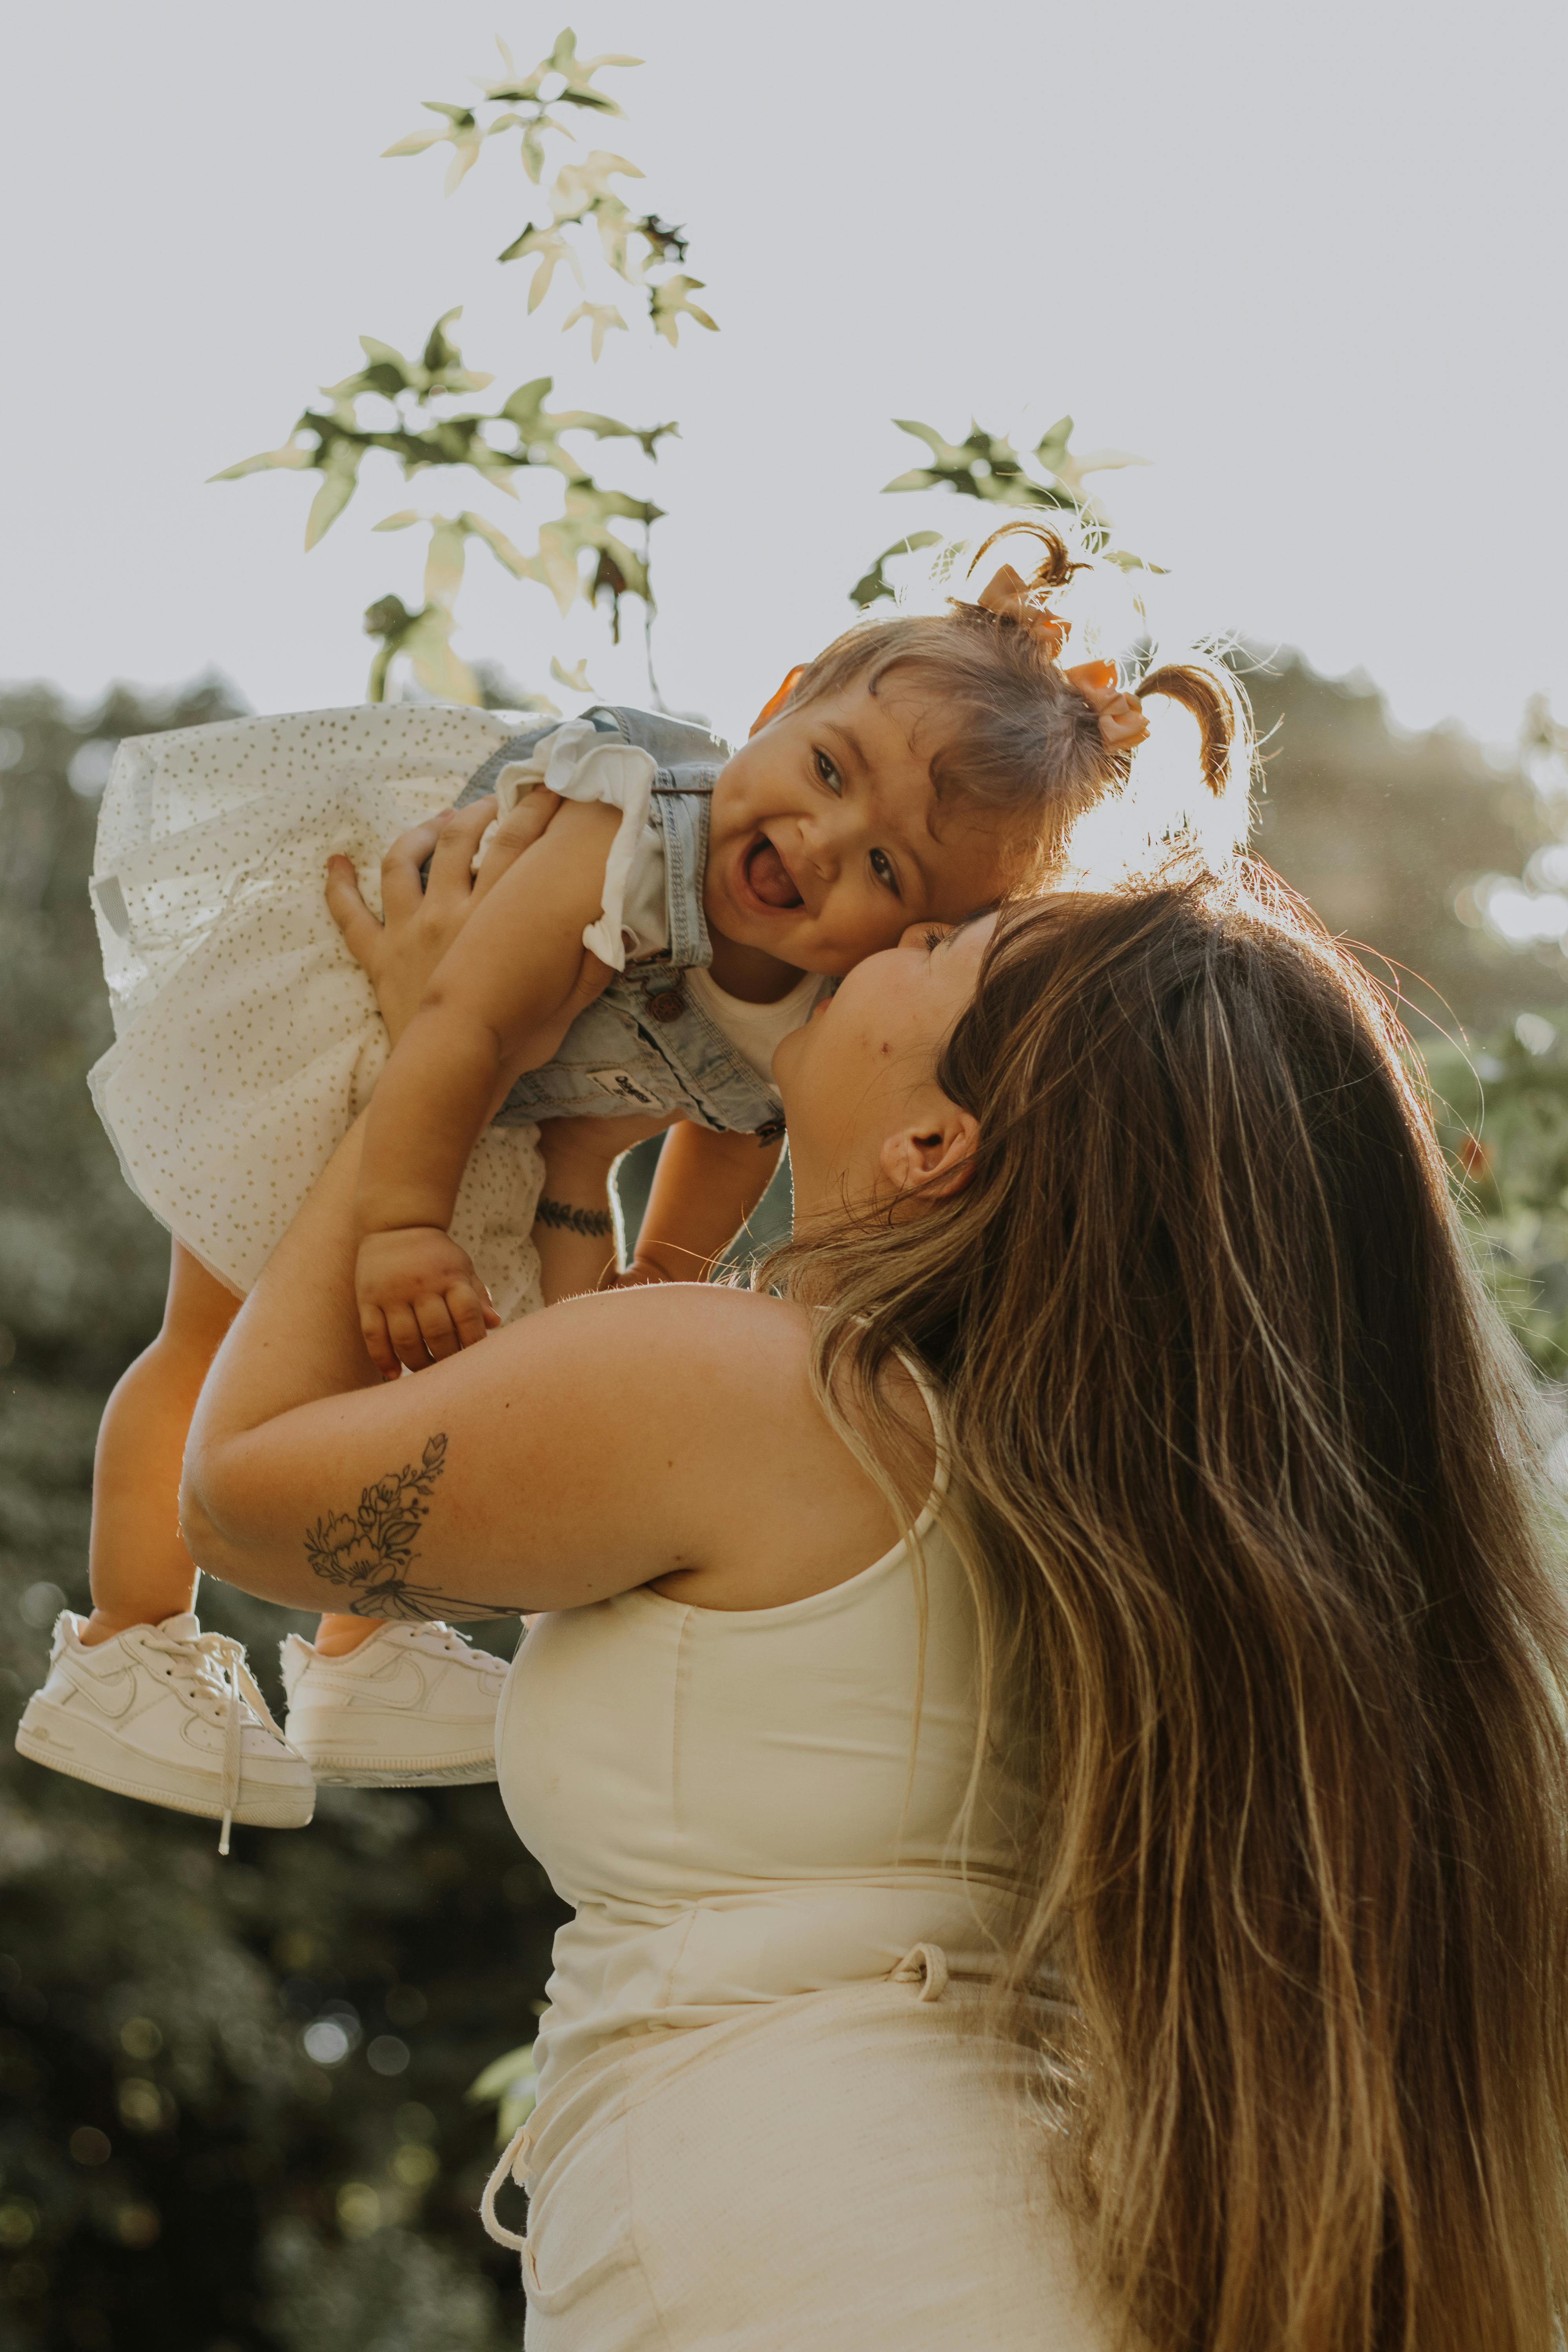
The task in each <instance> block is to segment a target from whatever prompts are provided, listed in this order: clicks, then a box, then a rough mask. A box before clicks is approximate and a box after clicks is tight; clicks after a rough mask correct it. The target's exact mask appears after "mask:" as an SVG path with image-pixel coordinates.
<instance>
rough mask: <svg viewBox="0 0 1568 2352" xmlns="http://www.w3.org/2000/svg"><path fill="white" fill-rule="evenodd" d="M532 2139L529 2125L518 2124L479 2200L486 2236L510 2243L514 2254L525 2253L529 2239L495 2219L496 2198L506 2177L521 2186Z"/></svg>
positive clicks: (480, 2215)
mask: <svg viewBox="0 0 1568 2352" xmlns="http://www.w3.org/2000/svg"><path fill="white" fill-rule="evenodd" d="M530 2144H531V2133H530V2130H529V2127H528V2126H527V2125H526V2124H520V2125H519V2126H518V2128H517V2130H516V2131H514V2132H513V2134H512V2136H511V2137H510V2139H509V2140H508V2142H507V2144H506V2146H505V2147H503V2148H502V2150H501V2152H500V2157H499V2158H497V2160H496V2166H495V2169H494V2171H493V2172H492V2173H491V2174H490V2177H489V2179H488V2180H487V2181H486V2183H485V2193H484V2195H483V2196H482V2197H481V2198H480V2200H479V2219H480V2221H482V2222H483V2223H484V2225H485V2229H486V2231H488V2232H489V2236H490V2237H492V2238H493V2239H494V2240H495V2242H496V2243H497V2245H498V2246H510V2248H511V2250H512V2252H513V2253H517V2254H525V2253H526V2252H528V2240H527V2239H526V2238H520V2237H519V2236H518V2234H517V2232H516V2231H514V2230H509V2229H507V2228H506V2226H505V2224H504V2223H502V2222H500V2221H497V2220H496V2198H497V2195H498V2194H499V2192H500V2190H501V2189H504V2188H505V2187H506V2184H507V2182H508V2181H509V2180H510V2181H511V2182H513V2183H514V2184H515V2185H516V2187H517V2188H519V2189H521V2187H522V2185H523V2176H524V2173H525V2171H526V2169H527V2167H526V2162H525V2159H526V2158H527V2156H528V2152H529V2147H530Z"/></svg>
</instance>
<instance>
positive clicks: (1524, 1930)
mask: <svg viewBox="0 0 1568 2352" xmlns="http://www.w3.org/2000/svg"><path fill="white" fill-rule="evenodd" d="M1401 1044H1402V1041H1401V1037H1400V1034H1399V1032H1398V1030H1397V1028H1396V1025H1395V1024H1394V1021H1393V1019H1392V1017H1391V1015H1390V1013H1389V1012H1388V1010H1387V1009H1386V1007H1385V1006H1384V1003H1383V1001H1382V1000H1381V999H1380V997H1379V996H1378V995H1377V993H1376V992H1375V991H1374V990H1373V987H1372V986H1371V985H1370V984H1369V982H1367V980H1366V979H1365V977H1364V976H1363V973H1362V971H1360V968H1359V967H1358V966H1357V965H1356V964H1354V963H1353V962H1352V960H1351V959H1350V958H1349V957H1347V956H1345V955H1344V954H1342V952H1341V951H1340V950H1338V949H1337V948H1336V947H1335V946H1334V945H1333V944H1332V943H1331V941H1330V940H1328V939H1327V938H1326V936H1324V935H1323V934H1322V932H1321V930H1319V929H1317V928H1316V926H1315V925H1314V924H1313V923H1312V921H1311V920H1310V918H1308V917H1307V916H1306V915H1305V914H1304V913H1303V912H1302V911H1301V910H1300V908H1297V907H1296V906H1295V905H1294V904H1293V902H1291V901H1289V899H1288V898H1287V897H1286V895H1285V894H1284V892H1283V891H1282V890H1281V889H1280V888H1279V886H1277V885H1276V884H1275V883H1274V881H1273V878H1272V877H1269V876H1268V875H1267V874H1266V873H1264V872H1262V871H1261V870H1260V869H1257V868H1252V869H1243V870H1242V871H1241V872H1240V873H1239V874H1238V875H1237V876H1233V877H1230V878H1228V879H1226V880H1225V881H1223V882H1221V881H1215V880H1214V879H1212V878H1208V879H1201V880H1195V881H1194V880H1188V881H1185V882H1181V883H1170V884H1162V885H1159V886H1157V887H1144V888H1139V889H1135V890H1133V889H1130V890H1127V891H1123V892H1120V893H1118V894H1115V895H1110V896H1079V897H1072V896H1066V895H1064V896H1061V897H1058V898H1052V899H1045V900H1040V901H1037V902H1035V903H1034V904H1033V905H1031V906H1029V907H1027V908H1022V909H1016V910H1014V911H1013V912H1012V913H1010V914H1009V915H1008V916H1006V917H1005V919H1004V920H1003V922H1002V924H1001V925H1000V926H999V929H998V932H997V935H996V937H995V939H994V942H993V943H992V945H991V947H990V948H989V950H988V951H987V955H986V958H985V961H984V970H983V973H982V977H981V980H980V983H979V986H978V989H977V992H976V994H975V996H974V999H973V1003H972V1005H971V1006H970V1007H969V1009H968V1010H967V1011H966V1012H965V1013H964V1014H963V1017H962V1018H961V1020H960V1021H959V1023H958V1024H957V1027H956V1029H955V1031H954V1032H953V1034H952V1037H951V1039H950V1040H949V1042H948V1044H947V1045H946V1047H945V1049H944V1051H943V1053H942V1057H941V1061H940V1064H939V1068H938V1076H939V1079H940V1083H941V1085H942V1088H943V1090H944V1092H945V1093H946V1094H947V1095H948V1096H949V1097H951V1099H952V1100H953V1101H954V1102H956V1103H959V1104H961V1105H963V1106H965V1107H966V1108H969V1109H971V1110H973V1113H974V1115H975V1117H976V1118H977V1119H978V1120H979V1123H980V1135H979V1142H978V1147H977V1150H976V1156H975V1167H974V1172H973V1181H972V1182H971V1183H970V1185H969V1186H968V1188H967V1190H965V1191H964V1192H963V1193H961V1194H960V1195H959V1196H958V1197H957V1198H956V1199H955V1200H953V1201H951V1202H945V1203H943V1204H942V1205H941V1206H937V1207H933V1208H932V1209H931V1210H930V1211H929V1212H928V1213H924V1214H922V1215H920V1216H918V1217H915V1218H912V1219H907V1220H904V1221H892V1220H882V1221H868V1220H866V1219H864V1218H861V1219H859V1220H857V1221H847V1222H845V1223H843V1224H842V1225H841V1227H840V1228H839V1229H838V1230H837V1231H835V1232H832V1233H825V1234H818V1235H816V1237H815V1238H813V1237H812V1236H811V1235H809V1234H807V1235H805V1236H803V1237H802V1243H801V1244H800V1245H798V1246H797V1247H796V1248H795V1249H794V1250H793V1251H791V1252H790V1253H789V1254H788V1257H787V1259H786V1264H787V1265H790V1266H791V1267H792V1268H793V1271H792V1273H791V1274H790V1276H789V1277H788V1278H789V1279H790V1280H791V1281H792V1282H793V1283H795V1285H796V1286H799V1288H800V1289H801V1291H802V1293H803V1295H805V1296H808V1297H812V1298H813V1299H814V1300H816V1301H823V1300H826V1301H827V1302H828V1303H827V1304H826V1307H825V1308H824V1310H823V1312H822V1313H821V1314H820V1316H819V1317H818V1318H817V1335H818V1336H817V1350H818V1353H817V1366H816V1370H817V1377H818V1380H819V1382H820V1384H821V1392H822V1394H823V1395H824V1397H825V1398H829V1399H831V1398H834V1397H843V1396H845V1395H846V1394H847V1389H846V1382H847V1381H848V1382H850V1383H852V1384H853V1388H854V1390H855V1391H857V1392H858V1401H857V1402H856V1404H855V1407H854V1412H853V1415H852V1423H853V1425H854V1426H856V1427H857V1428H858V1430H859V1431H860V1432H861V1433H869V1443H870V1447H871V1453H872V1455H873V1457H874V1458H876V1459H877V1460H879V1461H880V1462H881V1463H882V1464H883V1465H884V1466H887V1465H891V1464H892V1463H893V1462H894V1461H895V1460H896V1459H897V1457H898V1455H899V1453H900V1426H901V1424H900V1422H899V1420H898V1416H897V1414H896V1412H895V1411H894V1409H893V1407H892V1405H891V1404H890V1403H889V1402H888V1384H887V1383H885V1382H883V1381H881V1379H880V1374H881V1372H882V1370H883V1368H884V1366H885V1365H886V1364H887V1362H888V1360H889V1357H890V1356H891V1355H892V1353H893V1352H894V1351H895V1350H901V1351H904V1352H906V1353H907V1354H909V1355H910V1356H912V1357H914V1358H915V1359H917V1360H919V1361H920V1362H921V1364H923V1365H924V1366H926V1367H928V1368H929V1370H930V1371H931V1375H932V1376H933V1378H934V1380H935V1382H936V1384H937V1386H938V1389H939V1391H940V1393H941V1396H942V1404H943V1411H944V1415H945V1420H946V1433H947V1441H948V1444H949V1446H950V1448H951V1453H952V1463H953V1470H954V1476H953V1485H952V1498H951V1507H950V1511H949V1522H948V1523H949V1526H950V1528H951V1532H952V1536H953V1538H954V1539H955V1541H956V1543H957V1545H958V1547H959V1549H960V1552H961V1554H962V1556H963V1560H964V1563H965V1566H966V1568H967V1570H968V1571H969V1574H970V1578H971V1580H972V1582H973V1588H974V1591H975V1594H976V1598H977V1602H978V1607H979V1613H980V1620H981V1626H982V1635H983V1642H982V1648H983V1657H984V1668H983V1694H982V1697H983V1717H984V1727H983V1734H982V1738H983V1741H984V1743H985V1747H986V1752H987V1754H988V1755H989V1756H990V1757H991V1758H993V1759H999V1760H1002V1761H1005V1765H1006V1767H1007V1769H1010V1771H1011V1772H1013V1773H1015V1774H1016V1775H1018V1776H1019V1777H1020V1779H1021V1780H1022V1783H1023V1786H1024V1790H1025V1792H1026V1797H1027V1799H1028V1801H1029V1810H1030V1817H1031V1819H1032V1822H1033V1827H1032V1830H1031V1832H1030V1833H1029V1834H1030V1844H1029V1847H1028V1850H1027V1852H1026V1854H1025V1857H1024V1866H1023V1870H1022V1874H1021V1876H1022V1882H1023V1886H1024V1894H1023V1897H1022V1900H1021V1905H1020V1909H1019V1914H1018V1917H1017V1923H1016V1933H1015V1935H1014V1937H1013V1940H1012V1944H1011V1948H1010V1949H1009V1951H1008V1953H1007V1956H1006V1958H1007V1966H1006V1975H1005V1985H1004V1989H1003V1999H1004V2000H1005V2003H1006V2004H1007V2009H1008V2022H1009V2023H1010V2026H1011V2028H1012V2030H1014V2031H1016V2032H1021V2033H1029V2032H1034V2033H1036V2034H1037V2033H1038V2032H1039V2027H1038V2025H1037V2023H1036V2022H1035V2021H1036V2020H1037V2017H1038V2015H1039V2013H1040V2012H1039V2011H1038V2010H1037V2007H1035V2006H1034V2005H1032V2003H1031V2000H1030V1990H1031V1987H1034V1986H1037V1985H1038V1983H1039V1982H1040V1981H1041V1979H1042V1977H1043V1976H1045V1975H1046V1974H1047V1972H1049V1971H1051V1970H1054V1969H1060V1970H1061V1971H1063V1972H1065V1974H1066V1976H1067V1978H1068V1980H1069V1985H1070V1990H1071V1993H1072V1996H1073V2000H1074V2002H1075V2003H1076V2017H1077V2020H1078V2022H1077V2025H1076V2027H1075V2029H1074V2030H1073V2032H1072V2036H1071V2039H1070V2042H1069V2043H1068V2045H1066V2046H1065V2047H1064V2046H1061V2045H1059V2044H1058V2046H1057V2047H1056V2049H1055V2051H1054V2053H1053V2055H1054V2057H1055V2059H1056V2061H1057V2062H1058V2063H1056V2064H1055V2066H1054V2067H1053V2069H1052V2070H1051V2071H1052V2077H1053V2079H1054V2080H1055V2081H1056V2083H1057V2084H1058V2091H1057V2093H1056V2098H1057V2103H1058V2104H1057V2108H1056V2120H1057V2123H1058V2125H1062V2124H1065V2125H1066V2126H1067V2128H1066V2129H1065V2130H1062V2129H1058V2130H1056V2131H1054V2132H1053V2133H1051V2134H1049V2135H1047V2137H1049V2138H1051V2139H1053V2140H1054V2141H1055V2143H1056V2144H1057V2146H1058V2149H1059V2151H1060V2153H1059V2156H1058V2170H1059V2173H1060V2177H1061V2180H1062V2185H1063V2187H1064V2188H1065V2189H1066V2191H1067V2193H1068V2196H1069V2198H1070V2200H1071V2201H1072V2202H1073V2204H1074V2205H1075V2207H1076V2209H1077V2210H1078V2212H1079V2216H1080V2219H1081V2221H1082V2225H1083V2230H1084V2237H1085V2245H1086V2249H1087V2251H1088V2253H1089V2258H1090V2261H1091V2264H1092V2267H1093V2270H1094V2272H1095V2273H1096V2275H1097V2277H1098V2279H1099V2281H1100V2284H1102V2286H1103V2287H1104V2288H1105V2289H1106V2290H1108V2292H1109V2293H1110V2296H1111V2297H1112V2299H1113V2301H1114V2302H1115V2303H1116V2304H1118V2305H1120V2307H1121V2312H1122V2314H1123V2316H1124V2318H1125V2319H1126V2321H1127V2322H1128V2323H1129V2324H1130V2326H1131V2329H1132V2332H1133V2333H1134V2335H1135V2336H1141V2337H1142V2339H1143V2340H1144V2341H1146V2342H1147V2343H1148V2344H1150V2345H1152V2346H1153V2347H1157V2352H1200V2347H1201V2352H1394V2347H1399V2352H1549V2347H1551V2346H1552V2344H1553V2342H1554V2341H1557V2340H1559V2338H1558V2335H1557V2331H1558V2329H1559V2328H1560V2327H1561V2326H1562V2325H1563V2318H1564V2315H1565V2311H1568V2175H1565V2167H1564V2142H1565V2136H1568V1853H1565V1840H1568V1744H1565V1738H1564V1696H1565V1694H1564V1679H1563V1675H1564V1666H1563V1662H1564V1657H1565V1654H1568V1643H1565V1624H1564V1612H1563V1601H1562V1599H1561V1597H1560V1593H1559V1591H1558V1587H1557V1583H1556V1580H1555V1575H1554V1571H1553V1568H1552V1562H1551V1559H1550V1558H1549V1549H1548V1538H1547V1537H1546V1535H1545V1534H1544V1532H1543V1522H1542V1517H1541V1516H1540V1507H1539V1504H1538V1500H1537V1496H1538V1494H1539V1487H1538V1484H1537V1471H1536V1462H1535V1454H1534V1440H1533V1438H1532V1435H1531V1428H1532V1421H1531V1413H1532V1406H1531V1394H1530V1391H1529V1388H1528V1382H1527V1377H1526V1374H1525V1372H1524V1370H1523V1367H1522V1364H1521V1360H1519V1358H1518V1356H1517V1354H1516V1352H1515V1351H1514V1349H1513V1348H1512V1344H1511V1342H1510V1340H1509V1339H1508V1337H1507V1334H1506V1333H1505V1332H1504V1331H1503V1330H1502V1328H1501V1327H1500V1325H1499V1324H1498V1322H1497V1320H1496V1318H1495V1316H1494V1314H1493V1311H1492V1309H1491V1307H1489V1304H1488V1302H1487V1300H1486V1298H1485V1297H1484V1296H1483V1294H1482V1292H1481V1290H1480V1287H1479V1284H1478V1282H1477V1280H1476V1278H1475V1277H1474V1276H1473V1274H1472V1271H1471V1269H1470V1265H1469V1262H1468V1256H1467V1253H1466V1249H1465V1245H1464V1242H1463V1237H1462V1234H1461V1232H1460V1230H1459V1227H1458V1223H1457V1220H1456V1215H1455V1212H1454V1207H1453V1204H1452V1202H1451V1199H1450V1192H1449V1185H1448V1181H1447V1174H1446V1171H1445V1168H1444V1164H1443V1161H1442V1159H1441V1155H1440V1153H1439V1150H1438V1148H1437V1145H1436V1140H1435V1138H1434V1134H1433V1129H1432V1125H1431V1122H1430V1119H1429V1118H1428V1116H1427V1112H1426V1108H1425V1106H1424V1104H1423V1102H1422V1100H1421V1099H1420V1097H1419V1095H1418V1093H1417V1092H1416V1090H1415V1088H1414V1087H1413V1086H1412V1084H1411V1082H1410V1079H1409V1077H1408V1076H1407V1070H1406V1064H1405V1059H1404V1058H1403V1056H1402V1051H1401Z"/></svg>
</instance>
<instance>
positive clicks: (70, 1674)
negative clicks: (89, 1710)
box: [66, 1660, 136, 1716]
mask: <svg viewBox="0 0 1568 2352" xmlns="http://www.w3.org/2000/svg"><path fill="white" fill-rule="evenodd" d="M66 1680H67V1681H68V1683H70V1684H71V1685H73V1687H74V1688H75V1689H77V1690H79V1691H80V1692H81V1694H82V1696H83V1697H84V1698H90V1699H91V1700H92V1703H93V1705H94V1706H97V1707H100V1708H101V1709H102V1711H103V1713H104V1714H105V1715H111V1716H117V1715H123V1714H124V1712H125V1710H126V1708H127V1707H128V1706H130V1704H131V1702H132V1699H133V1698H134V1697H135V1696H136V1675H135V1671H134V1669H133V1668H132V1667H130V1666H121V1667H119V1668H117V1669H116V1671H115V1672H114V1673H113V1674H111V1675H95V1674H91V1673H89V1671H88V1670H87V1668H86V1667H83V1666H79V1665H77V1664H74V1663H73V1662H72V1661H70V1660H68V1661H67V1662H66Z"/></svg>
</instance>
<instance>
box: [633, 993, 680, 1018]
mask: <svg viewBox="0 0 1568 2352" xmlns="http://www.w3.org/2000/svg"><path fill="white" fill-rule="evenodd" d="M643 1003H645V1004H646V1005H647V1009H648V1011H649V1012H650V1013H652V1015H653V1017H654V1019H655V1020H656V1021H679V1018H680V1016H681V1014H682V1013H684V1012H685V1010H686V999H685V997H684V995H683V994H682V993H681V992H680V990H679V988H661V989H660V990H659V991H658V994H657V995H655V996H645V997H644V999H643Z"/></svg>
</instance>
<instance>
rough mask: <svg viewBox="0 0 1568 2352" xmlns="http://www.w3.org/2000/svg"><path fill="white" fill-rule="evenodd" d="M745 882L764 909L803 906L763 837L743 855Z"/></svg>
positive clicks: (796, 891) (784, 870)
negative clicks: (744, 860)
mask: <svg viewBox="0 0 1568 2352" xmlns="http://www.w3.org/2000/svg"><path fill="white" fill-rule="evenodd" d="M746 880H747V883H748V885H749V886H750V887H751V889H752V891H753V892H754V894H755V895H756V897H757V898H760V899H761V900H762V902H763V906H764V907H799V906H803V905H804V904H805V901H804V899H803V898H801V895H800V892H799V891H798V890H797V889H796V888H795V884H794V882H793V881H792V880H791V879H790V871H789V867H788V866H786V865H785V864H784V859H783V858H782V857H781V856H779V854H778V851H777V850H776V849H775V848H774V847H773V843H772V842H771V841H770V840H769V839H768V837H767V835H765V834H763V835H762V837H761V838H760V839H759V840H758V841H757V842H755V843H754V844H753V845H752V847H751V848H750V849H749V850H748V851H747V852H746Z"/></svg>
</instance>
